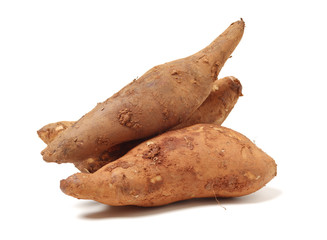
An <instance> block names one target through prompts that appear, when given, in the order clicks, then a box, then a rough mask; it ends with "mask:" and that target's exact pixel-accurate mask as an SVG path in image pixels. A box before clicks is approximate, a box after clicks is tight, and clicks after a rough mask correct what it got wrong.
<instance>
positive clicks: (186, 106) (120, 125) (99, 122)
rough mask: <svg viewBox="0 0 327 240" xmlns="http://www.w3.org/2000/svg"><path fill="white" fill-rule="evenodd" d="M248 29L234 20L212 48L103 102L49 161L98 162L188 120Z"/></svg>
mask: <svg viewBox="0 0 327 240" xmlns="http://www.w3.org/2000/svg"><path fill="white" fill-rule="evenodd" d="M243 31H244V22H243V21H242V20H240V21H237V22H234V23H233V24H231V26H229V27H228V28H227V29H226V30H225V31H224V32H223V33H222V34H221V35H220V36H219V37H218V38H217V39H215V40H214V41H213V42H212V43H211V44H210V45H209V46H208V47H206V48H204V49H203V50H201V51H199V52H197V53H195V54H194V55H191V56H189V57H186V58H183V59H179V60H176V61H173V62H169V63H165V64H162V65H159V66H156V67H154V68H152V69H150V70H149V71H148V72H146V73H145V74H144V75H143V76H142V77H140V78H139V79H137V80H135V81H133V82H132V83H130V84H129V85H127V86H126V87H124V88H123V89H122V90H121V91H119V92H118V93H116V94H115V95H113V96H112V97H111V98H109V99H107V100H106V101H104V102H103V103H100V104H98V105H97V106H96V107H95V108H94V109H93V110H91V111H90V112H89V113H87V114H86V115H84V116H83V117H82V118H81V119H79V120H78V121H77V122H76V123H74V124H73V125H72V126H71V127H68V128H67V129H66V130H65V131H63V132H62V133H61V134H60V135H59V136H58V137H57V138H55V139H54V140H53V141H52V142H50V143H49V145H48V146H47V148H46V149H45V150H43V151H42V155H43V159H44V160H45V161H48V162H57V163H63V162H76V161H83V160H85V159H87V158H96V157H97V156H99V155H101V154H103V153H104V152H105V151H107V149H110V148H111V147H113V146H115V145H117V144H120V143H123V142H128V141H132V140H136V139H141V138H146V137H150V136H153V135H156V134H158V133H161V132H164V131H166V130H168V129H170V128H172V127H174V126H176V125H178V124H180V123H182V122H184V121H185V120H186V119H188V118H189V117H190V116H191V114H192V113H193V112H194V111H195V110H196V109H197V108H198V107H199V106H200V105H201V104H202V103H203V102H204V101H205V99H206V98H207V97H208V95H209V94H210V91H211V89H212V86H213V82H214V81H215V80H216V78H217V75H218V73H219V71H220V70H221V68H222V66H223V65H224V63H225V62H226V60H227V59H228V58H229V57H230V55H231V53H232V52H233V50H234V49H235V48H236V46H237V45H238V43H239V41H240V40H241V38H242V35H243Z"/></svg>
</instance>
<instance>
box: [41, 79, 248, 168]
mask: <svg viewBox="0 0 327 240" xmlns="http://www.w3.org/2000/svg"><path fill="white" fill-rule="evenodd" d="M241 95H242V85H241V83H240V81H239V80H238V79H236V78H235V77H231V76H230V77H224V78H222V79H219V80H217V81H215V83H214V85H213V87H212V90H211V93H210V95H209V96H208V98H207V99H206V100H205V101H204V102H203V103H202V105H201V106H200V107H199V108H198V109H197V110H195V112H193V114H192V115H191V116H190V117H189V118H188V119H187V120H185V122H183V123H181V124H179V125H177V126H175V127H174V128H173V129H180V128H183V127H187V126H191V125H194V124H197V123H216V124H218V125H221V124H222V123H223V122H224V120H225V119H226V118H227V116H228V114H229V113H230V111H231V110H232V109H233V107H234V105H235V104H236V102H237V100H238V98H239V96H241ZM68 124H70V125H73V124H74V122H58V123H51V124H48V125H46V126H44V127H43V128H41V129H40V130H39V131H38V134H39V136H40V138H41V139H42V140H43V141H44V142H45V143H48V142H51V140H50V139H47V137H48V136H51V138H52V139H54V138H55V133H57V134H60V133H61V132H62V129H63V127H62V125H68ZM57 130H59V131H57ZM49 133H51V134H49ZM144 140H145V139H143V140H134V141H130V142H125V143H121V144H118V145H116V146H114V147H111V148H110V149H108V150H107V151H105V152H104V153H102V154H101V155H100V156H98V157H96V158H88V159H86V160H84V161H76V162H74V164H75V166H76V167H77V168H78V169H79V170H81V171H82V172H91V173H92V172H95V171H96V170H98V169H99V168H101V167H102V166H104V165H106V164H107V163H109V162H111V161H114V160H116V159H117V158H120V157H122V156H123V155H124V154H125V153H127V152H128V151H129V150H130V149H132V148H133V147H135V146H136V145H138V144H139V143H141V142H142V141H144Z"/></svg>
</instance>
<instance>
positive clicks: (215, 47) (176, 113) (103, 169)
mask: <svg viewBox="0 0 327 240" xmlns="http://www.w3.org/2000/svg"><path fill="white" fill-rule="evenodd" d="M244 27H245V24H244V21H243V20H242V19H241V20H239V21H237V22H234V23H232V24H231V25H230V26H229V27H228V28H227V29H226V30H225V31H224V32H223V33H222V34H221V35H220V36H219V37H218V38H216V39H215V40H214V41H213V42H212V43H211V44H210V45H209V46H207V47H206V48H204V49H202V50H201V51H199V52H197V53H195V54H193V55H191V56H189V57H186V58H183V59H178V60H175V61H172V62H168V63H165V64H162V65H158V66H155V67H153V68H152V69H150V70H149V71H147V72H146V73H145V74H144V75H143V76H142V77H140V78H138V79H136V80H134V81H133V82H131V83H130V84H128V85H127V86H125V87H124V88H123V89H121V90H120V91H119V92H117V93H116V94H114V95H113V96H112V97H110V98H108V99H107V100H106V101H104V102H102V103H99V104H97V106H96V107H95V108H94V109H92V110H91V111H90V112H88V113H87V114H85V115H84V116H83V117H82V118H80V119H79V120H78V121H72V122H69V121H63V122H57V123H51V124H48V125H46V126H44V127H43V128H41V129H40V130H38V135H39V137H40V138H41V139H42V140H43V141H44V142H45V143H46V144H47V147H46V148H45V149H44V150H43V151H42V153H41V154H42V155H43V159H44V160H45V161H46V162H56V163H73V164H74V165H75V166H76V167H77V168H78V169H79V170H80V171H81V172H80V173H76V174H74V175H72V176H70V177H68V178H67V179H64V180H61V182H60V188H61V190H62V191H63V192H64V193H65V194H67V195H70V196H73V197H76V198H78V199H93V200H95V201H98V202H101V203H104V204H108V205H113V206H123V205H137V206H160V205H165V204H169V203H172V202H176V201H181V200H185V199H191V198H204V197H238V196H244V195H247V194H250V193H253V192H255V191H257V190H258V189H260V188H262V187H263V186H265V184H267V183H268V182H269V181H270V180H271V179H272V178H273V177H274V176H276V163H275V161H274V160H273V159H272V158H271V157H269V156H268V155H267V154H266V153H265V152H263V151H262V150H261V149H259V148H258V147H257V146H256V145H255V144H254V143H253V142H251V141H250V140H249V139H248V138H246V137H245V136H243V135H242V134H240V133H238V132H236V131H233V130H231V129H229V128H226V127H222V126H221V124H222V123H223V122H224V120H225V119H226V117H227V116H228V114H229V113H230V111H231V110H232V109H233V107H234V105H235V104H236V102H237V100H238V98H239V97H240V96H242V86H241V83H240V81H239V80H238V79H236V78H235V77H225V78H222V79H218V80H217V76H218V74H219V72H220V70H221V68H222V67H223V65H224V63H225V62H226V61H227V59H228V58H229V57H230V56H231V54H232V52H233V51H234V49H235V48H236V46H237V45H238V43H239V42H240V40H241V38H242V35H243V32H244Z"/></svg>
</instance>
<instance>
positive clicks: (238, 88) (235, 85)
mask: <svg viewBox="0 0 327 240" xmlns="http://www.w3.org/2000/svg"><path fill="white" fill-rule="evenodd" d="M228 78H229V79H230V80H231V82H230V87H231V89H232V90H233V91H234V92H236V93H237V94H238V96H240V97H241V96H243V93H242V84H241V82H240V80H238V79H237V78H236V77H233V76H229V77H228Z"/></svg>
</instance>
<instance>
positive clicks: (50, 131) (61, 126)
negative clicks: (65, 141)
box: [37, 121, 75, 144]
mask: <svg viewBox="0 0 327 240" xmlns="http://www.w3.org/2000/svg"><path fill="white" fill-rule="evenodd" d="M74 123H75V122H74V121H62V122H55V123H50V124H47V125H45V126H44V127H42V128H41V129H40V130H38V131H37V134H38V135H39V137H40V138H41V139H42V141H43V142H45V143H46V144H49V143H51V142H52V141H53V140H54V139H55V138H56V137H57V136H58V135H59V134H60V133H62V132H63V131H64V130H66V129H67V128H68V127H70V126H72V125H73V124H74Z"/></svg>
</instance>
